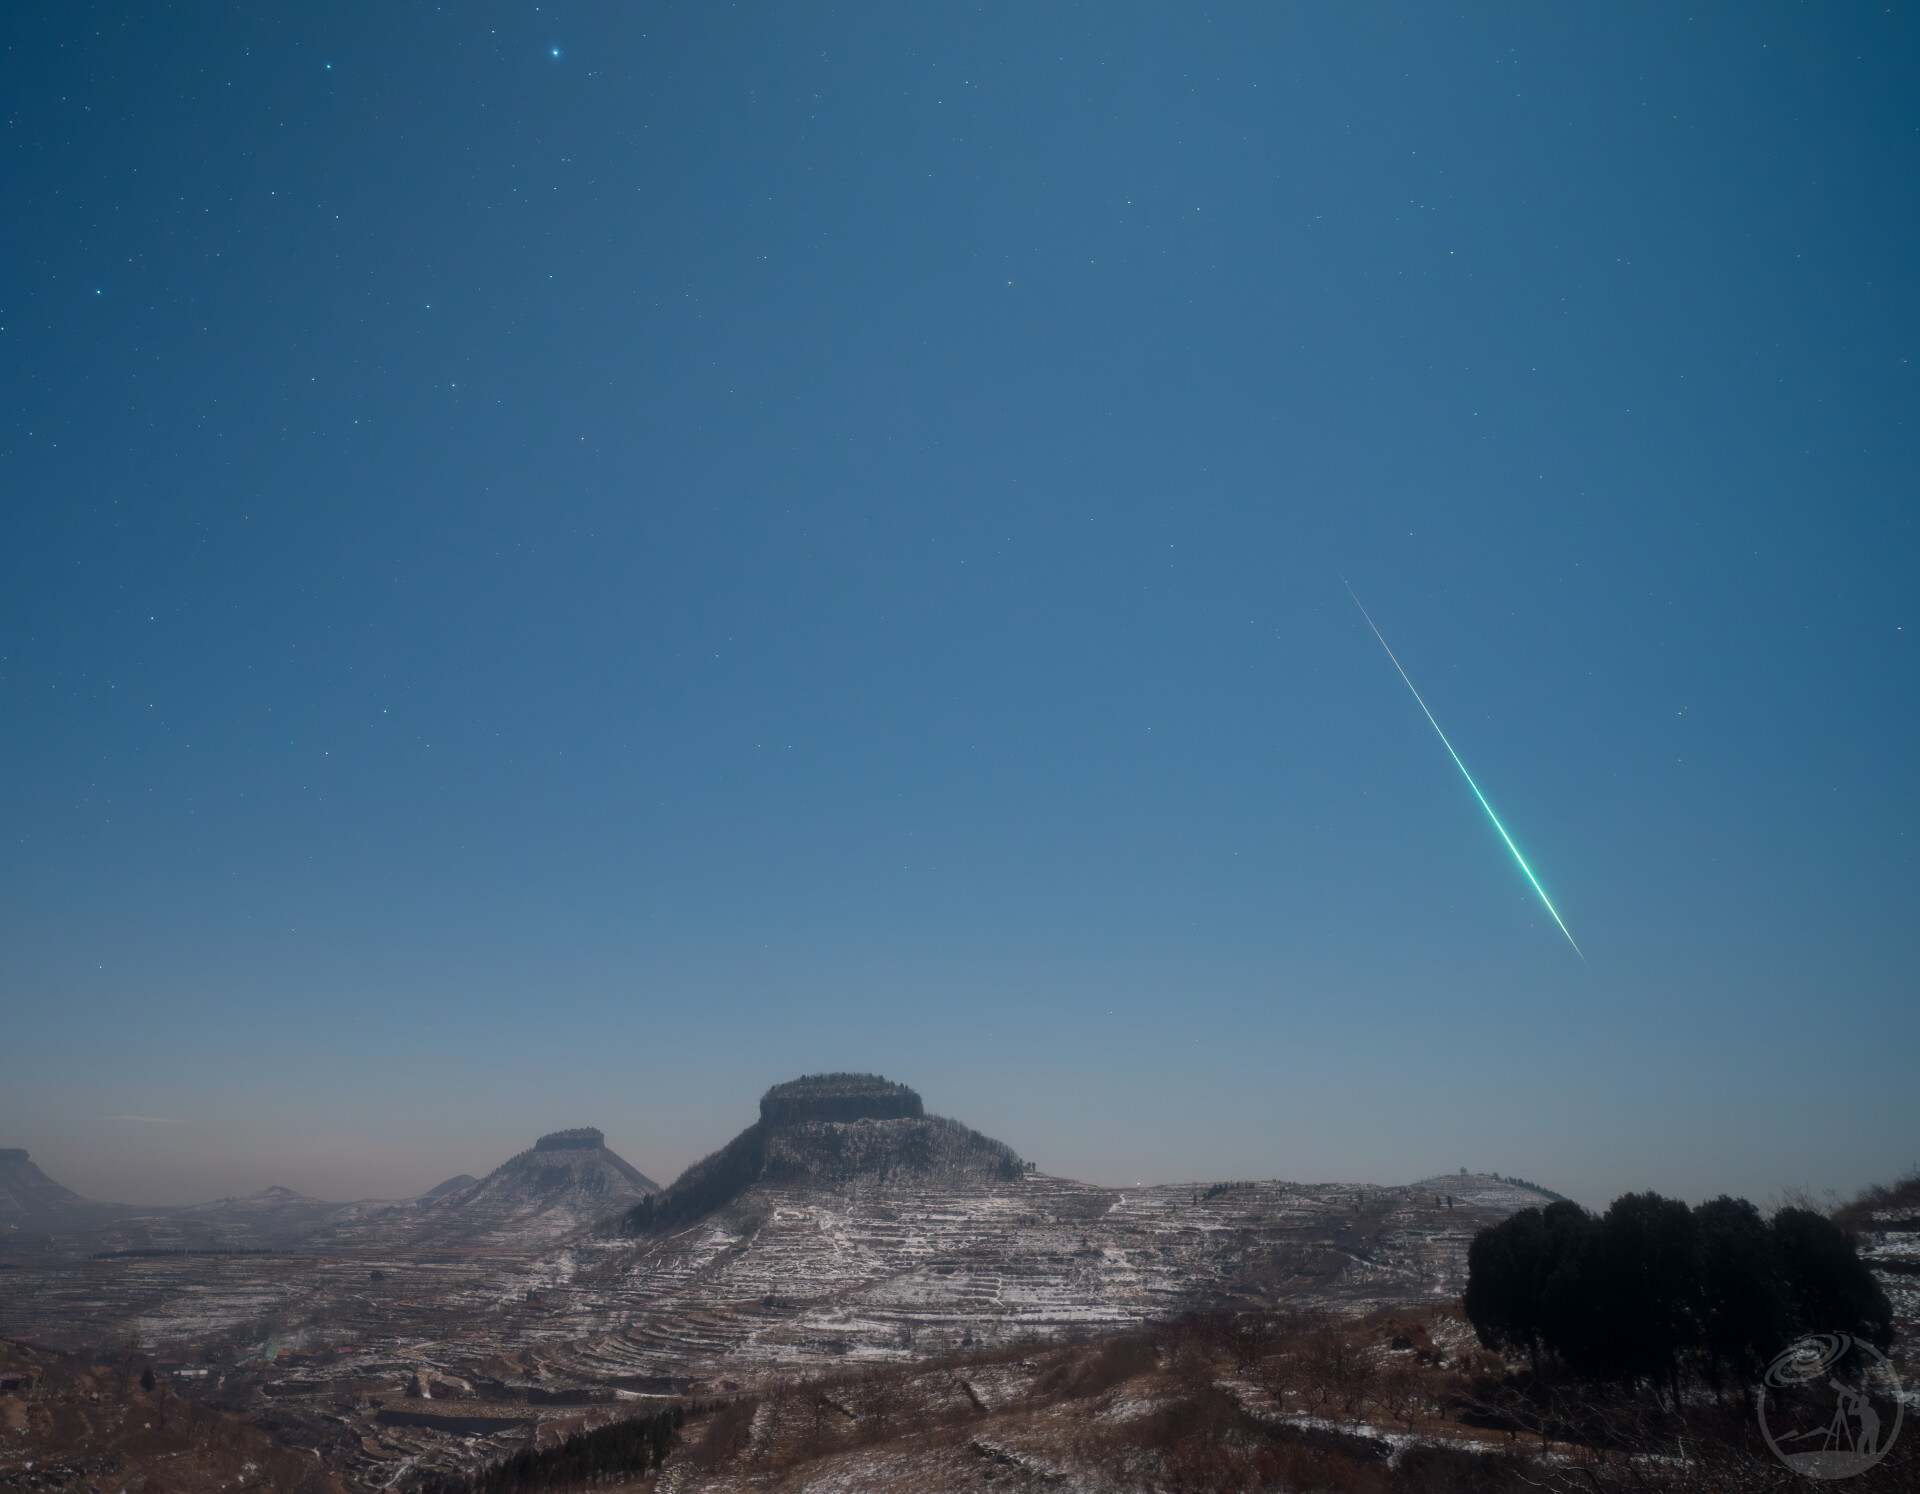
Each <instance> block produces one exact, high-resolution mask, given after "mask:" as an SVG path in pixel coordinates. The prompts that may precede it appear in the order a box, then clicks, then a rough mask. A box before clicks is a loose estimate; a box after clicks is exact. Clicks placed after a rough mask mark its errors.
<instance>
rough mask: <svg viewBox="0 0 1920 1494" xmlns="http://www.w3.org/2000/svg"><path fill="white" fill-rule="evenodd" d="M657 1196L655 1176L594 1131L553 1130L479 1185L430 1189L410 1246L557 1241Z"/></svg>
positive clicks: (657, 1188) (423, 1202) (508, 1160)
mask: <svg viewBox="0 0 1920 1494" xmlns="http://www.w3.org/2000/svg"><path fill="white" fill-rule="evenodd" d="M449 1181H452V1180H451V1179H450V1180H449ZM442 1187H445V1185H444V1184H443V1185H442ZM659 1191H660V1185H659V1184H658V1183H656V1182H654V1181H653V1179H652V1178H650V1177H648V1176H646V1174H644V1173H643V1172H641V1171H640V1170H639V1169H638V1168H636V1167H635V1166H633V1165H632V1164H631V1163H630V1162H628V1161H627V1160H626V1159H625V1158H624V1157H621V1156H618V1155H616V1154H615V1153H613V1152H611V1151H609V1150H608V1149H607V1145H606V1137H605V1136H603V1135H602V1134H601V1133H600V1132H599V1131H598V1130H596V1129H595V1128H594V1127H592V1126H580V1127H578V1128H576V1129H574V1130H570V1131H554V1132H550V1133H549V1134H548V1135H545V1136H542V1137H541V1138H540V1139H539V1140H538V1141H536V1142H535V1143H534V1144H533V1145H532V1146H531V1147H529V1148H528V1149H527V1150H526V1151H524V1152H520V1153H519V1154H517V1155H516V1156H513V1157H510V1158H508V1159H507V1160H506V1161H505V1162H502V1163H501V1164H500V1165H499V1166H498V1167H496V1168H494V1170H493V1171H492V1172H490V1173H488V1174H487V1175H486V1176H485V1177H484V1178H482V1179H481V1180H480V1181H479V1182H477V1183H470V1184H469V1185H468V1186H466V1187H464V1188H454V1189H449V1190H448V1191H445V1192H442V1191H441V1190H440V1189H435V1190H434V1193H435V1194H438V1197H435V1196H434V1195H433V1194H429V1195H428V1196H427V1198H426V1199H424V1200H422V1204H421V1207H420V1210H419V1216H420V1217H419V1221H418V1222H419V1224H420V1225H421V1226H422V1227H423V1230H422V1234H421V1235H419V1236H417V1237H416V1238H415V1240H414V1242H413V1243H415V1244H418V1243H422V1242H423V1241H426V1240H432V1241H437V1242H445V1243H461V1244H470V1243H471V1244H481V1243H484V1244H491V1245H506V1244H529V1243H533V1242H536V1241H539V1240H545V1239H554V1238H557V1237H558V1236H560V1235H563V1234H566V1233H567V1232H568V1231H569V1230H574V1229H578V1228H579V1227H580V1226H581V1225H583V1224H591V1223H592V1222H593V1221H594V1220H596V1219H601V1218H604V1217H606V1216H607V1215H609V1214H615V1213H618V1212H619V1211H620V1210H622V1209H626V1208H630V1207H631V1206H632V1205H633V1204H634V1203H635V1202H636V1201H638V1200H640V1199H643V1198H646V1197H649V1196H650V1195H652V1194H655V1193H658V1192H659Z"/></svg>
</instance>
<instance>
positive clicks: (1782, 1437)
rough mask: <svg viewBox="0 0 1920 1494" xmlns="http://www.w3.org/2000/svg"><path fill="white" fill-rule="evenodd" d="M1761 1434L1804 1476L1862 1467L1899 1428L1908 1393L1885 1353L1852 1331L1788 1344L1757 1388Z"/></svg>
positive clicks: (1833, 1475) (1862, 1469)
mask: <svg viewBox="0 0 1920 1494" xmlns="http://www.w3.org/2000/svg"><path fill="white" fill-rule="evenodd" d="M1754 1401H1755V1403H1756V1405H1757V1407H1758V1409H1759V1413H1760V1433H1761V1435H1762V1436H1763V1437H1765V1438H1766V1439H1767V1446H1768V1447H1770V1448H1772V1449H1773V1455H1774V1456H1775V1457H1776V1458H1778V1459H1779V1460H1780V1461H1781V1462H1782V1463H1785V1464H1786V1465H1787V1467H1789V1468H1791V1469H1792V1470H1793V1471H1794V1472H1795V1473H1798V1474H1801V1475H1802V1476H1804V1477H1806V1478H1846V1477H1848V1476H1849V1475H1851V1474H1855V1473H1864V1472H1865V1471H1866V1470H1867V1469H1869V1468H1871V1467H1873V1465H1874V1464H1875V1463H1878V1462H1879V1461H1880V1460H1881V1459H1882V1458H1884V1457H1885V1456H1886V1455H1887V1449H1888V1448H1890V1447H1892V1446H1893V1439H1894V1438H1896V1437H1898V1436H1899V1435H1900V1422H1901V1419H1902V1418H1903V1417H1904V1416H1905V1414H1906V1398H1905V1396H1904V1395H1903V1394H1902V1392H1901V1388H1900V1377H1899V1375H1897V1374H1895V1373H1894V1368H1893V1365H1892V1364H1891V1363H1889V1362H1888V1360H1887V1357H1886V1355H1884V1354H1882V1353H1881V1352H1880V1351H1879V1350H1878V1349H1876V1348H1874V1346H1873V1345H1872V1344H1870V1343H1866V1342H1863V1341H1862V1340H1860V1339H1858V1338H1855V1337H1854V1336H1853V1335H1852V1334H1850V1333H1819V1334H1813V1335H1811V1336H1809V1337H1807V1338H1803V1339H1801V1340H1799V1341H1798V1342H1797V1343H1793V1344H1789V1345H1788V1346H1787V1347H1786V1348H1785V1349H1783V1350H1781V1351H1780V1353H1779V1354H1778V1355H1776V1356H1775V1358H1774V1361H1773V1363H1772V1364H1769V1365H1768V1366H1767V1372H1766V1374H1765V1375H1764V1376H1763V1377H1762V1378H1761V1381H1760V1383H1759V1384H1758V1385H1756V1386H1755V1387H1754Z"/></svg>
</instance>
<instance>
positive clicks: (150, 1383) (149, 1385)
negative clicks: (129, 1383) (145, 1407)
mask: <svg viewBox="0 0 1920 1494" xmlns="http://www.w3.org/2000/svg"><path fill="white" fill-rule="evenodd" d="M153 1387H154V1378H153V1366H152V1365H148V1366H147V1367H146V1368H145V1369H143V1370H141V1371H140V1388H141V1389H142V1390H144V1391H146V1392H147V1393H148V1394H149V1395H151V1394H152V1393H153Z"/></svg>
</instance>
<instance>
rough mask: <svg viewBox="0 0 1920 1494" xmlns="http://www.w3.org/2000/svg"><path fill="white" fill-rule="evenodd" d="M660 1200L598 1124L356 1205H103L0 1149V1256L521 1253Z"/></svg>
mask: <svg viewBox="0 0 1920 1494" xmlns="http://www.w3.org/2000/svg"><path fill="white" fill-rule="evenodd" d="M659 1191H660V1185H659V1184H658V1183H655V1182H654V1181H653V1180H652V1179H651V1178H649V1177H647V1176H646V1175H645V1174H644V1173H642V1172H640V1171H639V1169H637V1168H635V1167H634V1166H633V1165H632V1164H631V1163H629V1162H627V1161H626V1160H625V1159H624V1158H621V1157H619V1156H616V1155H615V1154H614V1153H613V1152H611V1151H609V1150H608V1149H607V1146H606V1138H605V1137H604V1136H603V1135H602V1134H601V1133H600V1132H599V1131H596V1130H594V1129H592V1128H591V1127H583V1128H581V1129H578V1130H572V1131H556V1132H553V1133H552V1134H551V1135H548V1136H543V1137H541V1138H540V1139H539V1140H538V1141H537V1142H535V1143H534V1144H533V1146H532V1147H530V1148H528V1149H527V1150H526V1151H524V1152H521V1153H520V1154H519V1155H517V1156H515V1157H512V1158H510V1159H508V1160H507V1161H506V1162H504V1163H502V1164H501V1165H500V1166H499V1167H496V1168H495V1169H494V1170H493V1171H492V1172H490V1173H488V1174H487V1176H486V1177H485V1178H474V1177H470V1176H468V1175H466V1174H464V1173H463V1174H461V1175H460V1176H459V1177H454V1178H449V1179H447V1181H446V1182H444V1183H441V1184H439V1185H438V1186H437V1187H435V1188H432V1189H430V1190H429V1191H428V1192H426V1193H424V1194H422V1195H421V1196H420V1197H419V1198H417V1199H362V1200H359V1201H357V1202H354V1203H331V1202H328V1201H327V1200H325V1199H319V1198H312V1197H309V1196H308V1195H306V1194H304V1193H299V1192H296V1191H295V1190H294V1189H291V1188H277V1187H276V1188H264V1189H262V1190H261V1191H260V1192H258V1193H254V1194H249V1195H248V1196H246V1197H244V1198H221V1199H215V1200H213V1201H212V1202H210V1203H200V1204H187V1205H184V1206H177V1207H169V1208H140V1207H136V1206H133V1205H129V1204H113V1203H98V1202H95V1201H93V1200H91V1199H87V1198H83V1197H81V1196H80V1195H79V1194H78V1193H75V1192H74V1191H73V1190H72V1189H70V1188H65V1187H62V1186H61V1185H60V1184H59V1183H56V1182H55V1181H54V1180H53V1179H51V1178H49V1177H48V1176H47V1175H46V1174H45V1173H43V1172H42V1171H41V1170H40V1169H39V1168H38V1167H36V1166H35V1165H34V1164H33V1162H32V1160H31V1159H30V1158H29V1157H28V1155H27V1153H26V1152H25V1151H24V1150H23V1149H21V1148H18V1147H13V1148H7V1149H4V1150H0V1254H5V1255H13V1256H28V1257H46V1256H51V1257H61V1256H67V1257H70V1256H74V1255H86V1254H92V1255H112V1254H123V1253H139V1254H150V1253H154V1252H173V1251H189V1252H212V1253H224V1252H235V1251H243V1252H251V1251H261V1250H267V1251H273V1250H291V1249H296V1248H327V1249H352V1248H355V1247H356V1246H378V1247H383V1248H423V1247H447V1248H461V1247H469V1246H515V1247H518V1246H528V1245H537V1244H540V1243H542V1242H544V1241H546V1240H552V1239H558V1238H559V1237H561V1236H563V1235H566V1234H569V1233H571V1232H572V1231H574V1230H576V1229H579V1228H580V1227H581V1226H582V1225H586V1224H591V1223H592V1222H593V1221H595V1220H597V1219H602V1218H605V1217H607V1216H609V1215H613V1214H617V1213H619V1212H620V1211H621V1210H623V1209H627V1208H630V1207H632V1206H633V1205H634V1204H635V1203H637V1202H638V1201H639V1200H641V1199H643V1198H646V1197H648V1196H649V1195H651V1194H654V1193H658V1192H659Z"/></svg>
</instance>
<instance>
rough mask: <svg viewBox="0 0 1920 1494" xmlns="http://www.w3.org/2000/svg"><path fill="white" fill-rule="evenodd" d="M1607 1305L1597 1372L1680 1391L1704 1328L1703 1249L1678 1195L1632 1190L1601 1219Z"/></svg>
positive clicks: (1602, 1294) (1602, 1288) (1601, 1283)
mask: <svg viewBox="0 0 1920 1494" xmlns="http://www.w3.org/2000/svg"><path fill="white" fill-rule="evenodd" d="M1598 1264H1599V1272H1598V1280H1597V1281H1596V1282H1595V1283H1594V1285H1595V1286H1596V1288H1597V1291H1596V1292H1595V1296H1596V1297H1597V1298H1598V1301H1599V1305H1600V1307H1601V1314H1600V1321H1599V1324H1598V1325H1597V1326H1598V1330H1599V1331H1598V1333H1597V1334H1596V1338H1595V1347H1596V1349H1597V1351H1598V1354H1597V1357H1598V1361H1599V1362H1598V1363H1597V1364H1595V1365H1594V1366H1593V1368H1594V1370H1595V1372H1597V1373H1599V1374H1601V1375H1605V1376H1608V1377H1610V1378H1616V1379H1620V1380H1624V1381H1628V1382H1632V1381H1636V1380H1648V1381H1655V1382H1660V1383H1664V1384H1665V1385H1666V1386H1667V1387H1668V1389H1670V1390H1671V1391H1672V1392H1673V1393H1674V1394H1675V1395H1676V1396H1677V1395H1678V1394H1679V1393H1680V1356H1681V1354H1682V1353H1683V1352H1684V1351H1685V1350H1686V1349H1687V1348H1689V1347H1690V1346H1691V1345H1692V1344H1694V1343H1695V1342H1697V1341H1698V1339H1699V1334H1700V1311H1699V1299H1700V1253H1699V1241H1698V1238H1697V1236H1696V1233H1695V1230H1694V1218H1693V1211H1692V1210H1691V1209H1689V1208H1688V1207H1687V1206H1686V1204H1684V1203H1682V1202H1681V1201H1680V1200H1679V1199H1677V1198H1662V1197H1661V1196H1660V1195H1659V1194H1657V1193H1628V1194H1623V1195H1622V1196H1621V1197H1619V1198H1616V1199H1615V1200H1614V1201H1613V1204H1612V1206H1611V1207H1610V1208H1609V1209H1608V1210H1607V1212H1606V1215H1605V1216H1604V1217H1603V1218H1602V1219H1601V1221H1600V1231H1599V1251H1598Z"/></svg>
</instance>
